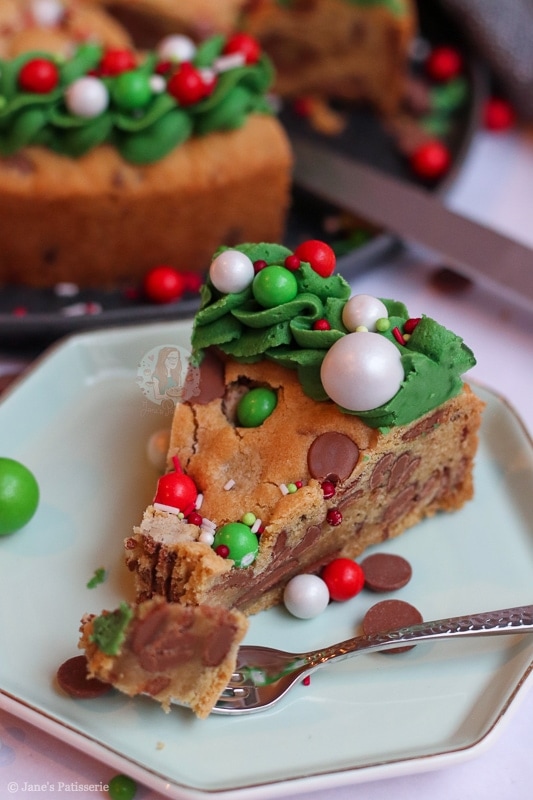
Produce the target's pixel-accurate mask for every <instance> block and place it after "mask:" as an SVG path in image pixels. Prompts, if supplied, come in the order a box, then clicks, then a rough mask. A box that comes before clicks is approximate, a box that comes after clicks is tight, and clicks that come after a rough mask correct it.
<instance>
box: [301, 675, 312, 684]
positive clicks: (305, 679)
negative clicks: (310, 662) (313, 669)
mask: <svg viewBox="0 0 533 800" xmlns="http://www.w3.org/2000/svg"><path fill="white" fill-rule="evenodd" d="M302 683H303V685H304V686H309V685H310V684H311V676H310V675H306V676H305V678H304V679H303V681H302Z"/></svg>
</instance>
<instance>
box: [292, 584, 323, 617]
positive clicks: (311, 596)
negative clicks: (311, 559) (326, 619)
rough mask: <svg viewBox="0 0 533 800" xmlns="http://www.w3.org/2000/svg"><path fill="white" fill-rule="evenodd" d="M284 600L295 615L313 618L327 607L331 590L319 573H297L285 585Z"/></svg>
mask: <svg viewBox="0 0 533 800" xmlns="http://www.w3.org/2000/svg"><path fill="white" fill-rule="evenodd" d="M283 602H284V603H285V608H286V609H287V611H289V612H290V613H291V614H292V615H293V616H294V617H298V618H299V619H312V618H313V617H317V616H318V615H319V614H321V613H322V612H323V611H324V610H325V608H326V607H327V605H328V603H329V590H328V587H327V585H326V583H325V581H323V580H322V578H319V577H318V576H317V575H296V576H295V577H294V578H291V580H290V581H289V582H288V584H287V586H286V587H285V591H284V593H283Z"/></svg>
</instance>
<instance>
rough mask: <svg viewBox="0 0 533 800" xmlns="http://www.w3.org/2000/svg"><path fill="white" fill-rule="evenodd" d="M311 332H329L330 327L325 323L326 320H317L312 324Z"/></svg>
mask: <svg viewBox="0 0 533 800" xmlns="http://www.w3.org/2000/svg"><path fill="white" fill-rule="evenodd" d="M313 330H314V331H330V330H331V325H330V324H329V322H328V321H327V319H317V321H316V322H313Z"/></svg>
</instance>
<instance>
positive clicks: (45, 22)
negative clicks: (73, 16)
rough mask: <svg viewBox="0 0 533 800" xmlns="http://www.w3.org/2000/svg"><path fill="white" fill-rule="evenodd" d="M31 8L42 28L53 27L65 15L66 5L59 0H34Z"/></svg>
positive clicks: (34, 17)
mask: <svg viewBox="0 0 533 800" xmlns="http://www.w3.org/2000/svg"><path fill="white" fill-rule="evenodd" d="M30 9H31V14H32V16H33V19H34V20H35V22H36V24H37V25H39V27H41V28H53V27H54V25H59V23H60V22H61V20H62V19H63V17H64V16H65V6H64V5H63V3H61V2H60V1H59V0H33V2H32V3H31V6H30Z"/></svg>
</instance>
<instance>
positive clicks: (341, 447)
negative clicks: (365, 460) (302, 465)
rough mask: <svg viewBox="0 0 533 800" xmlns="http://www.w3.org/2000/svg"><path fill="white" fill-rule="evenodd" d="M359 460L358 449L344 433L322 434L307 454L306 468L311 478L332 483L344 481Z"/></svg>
mask: <svg viewBox="0 0 533 800" xmlns="http://www.w3.org/2000/svg"><path fill="white" fill-rule="evenodd" d="M358 459H359V448H358V446H357V445H356V444H355V442H354V441H353V439H350V437H349V436H346V435H345V434H344V433H336V432H335V431H331V432H329V433H322V434H321V435H320V436H317V438H316V439H315V440H314V442H313V443H312V445H311V447H310V448H309V450H308V452H307V466H308V467H309V472H310V474H311V477H313V478H317V479H318V480H330V481H332V482H333V483H336V482H338V481H343V480H345V479H346V478H347V477H348V476H349V475H350V474H351V473H352V471H353V469H354V467H355V465H356V464H357V461H358Z"/></svg>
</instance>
